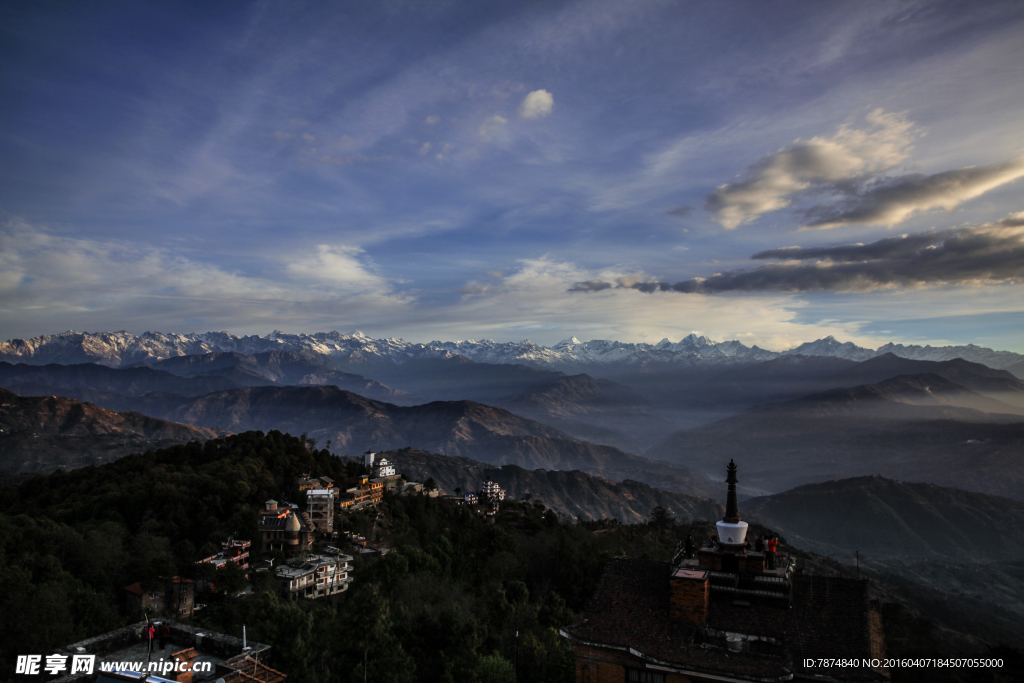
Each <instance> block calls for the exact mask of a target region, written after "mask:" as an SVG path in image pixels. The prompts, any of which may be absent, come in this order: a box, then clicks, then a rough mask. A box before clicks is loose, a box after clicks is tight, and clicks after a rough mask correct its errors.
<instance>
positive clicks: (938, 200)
mask: <svg viewBox="0 0 1024 683" xmlns="http://www.w3.org/2000/svg"><path fill="white" fill-rule="evenodd" d="M1021 176H1024V156H1021V157H1017V158H1016V159H1013V160H1012V161H1007V162H1005V163H1001V164H990V165H988V166H976V167H971V168H963V169H957V170H953V171H945V172H943V173H935V174H933V175H923V174H914V175H905V176H899V177H897V178H892V179H879V180H877V181H875V182H872V183H868V184H867V185H866V186H865V187H864V188H863V189H853V190H852V191H850V192H849V193H848V194H847V197H846V198H845V199H844V200H843V201H842V202H841V203H840V204H839V205H838V206H828V205H819V206H815V207H813V208H811V209H808V210H807V212H806V215H807V216H808V217H812V218H814V220H812V221H811V222H810V223H808V224H807V225H806V226H805V228H806V229H813V228H817V229H822V228H835V227H838V226H841V225H885V226H889V227H892V226H894V225H897V224H898V223H902V222H903V221H905V220H906V219H907V218H909V217H910V216H911V215H913V214H914V213H916V212H921V211H928V210H929V209H945V210H946V211H952V210H953V209H955V208H956V207H958V206H959V205H960V204H962V203H964V202H965V201H967V200H968V199H974V198H975V197H979V196H981V195H982V194H984V193H986V192H988V191H989V190H993V189H995V188H997V187H999V186H1000V185H1005V184H1006V183H1009V182H1011V181H1014V180H1016V179H1018V178H1020V177H1021Z"/></svg>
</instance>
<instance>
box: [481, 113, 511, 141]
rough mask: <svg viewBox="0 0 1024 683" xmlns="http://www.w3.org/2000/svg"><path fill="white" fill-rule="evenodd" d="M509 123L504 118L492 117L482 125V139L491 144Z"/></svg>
mask: <svg viewBox="0 0 1024 683" xmlns="http://www.w3.org/2000/svg"><path fill="white" fill-rule="evenodd" d="M507 123H508V119H506V118H504V117H502V116H497V115H495V116H492V117H490V118H489V119H487V120H486V121H484V122H483V123H481V124H480V130H479V133H480V139H481V140H483V141H484V142H490V141H491V140H492V139H494V136H495V135H497V134H498V133H500V132H501V131H502V130H504V128H505V124H507Z"/></svg>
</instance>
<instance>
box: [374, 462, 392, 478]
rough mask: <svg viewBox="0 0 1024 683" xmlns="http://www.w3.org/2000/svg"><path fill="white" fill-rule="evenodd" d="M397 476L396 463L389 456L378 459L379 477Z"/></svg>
mask: <svg viewBox="0 0 1024 683" xmlns="http://www.w3.org/2000/svg"><path fill="white" fill-rule="evenodd" d="M393 476H395V465H394V463H392V462H391V461H390V460H388V459H387V458H381V459H380V460H378V461H377V478H378V479H383V478H384V477H393Z"/></svg>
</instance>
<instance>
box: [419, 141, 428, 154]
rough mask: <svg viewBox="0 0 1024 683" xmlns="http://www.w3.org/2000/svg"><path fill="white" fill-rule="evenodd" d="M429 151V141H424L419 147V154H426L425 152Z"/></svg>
mask: <svg viewBox="0 0 1024 683" xmlns="http://www.w3.org/2000/svg"><path fill="white" fill-rule="evenodd" d="M429 153H430V143H429V142H424V143H423V146H422V147H420V156H423V155H426V154H429Z"/></svg>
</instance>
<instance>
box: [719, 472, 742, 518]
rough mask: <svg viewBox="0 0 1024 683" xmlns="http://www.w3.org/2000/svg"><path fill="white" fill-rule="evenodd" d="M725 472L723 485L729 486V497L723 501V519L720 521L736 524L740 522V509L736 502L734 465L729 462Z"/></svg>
mask: <svg viewBox="0 0 1024 683" xmlns="http://www.w3.org/2000/svg"><path fill="white" fill-rule="evenodd" d="M726 472H727V475H726V477H725V483H726V484H728V485H729V496H728V498H726V501H725V517H724V518H723V519H722V521H723V522H729V523H730V524H738V523H739V521H740V508H739V504H738V503H737V502H736V484H737V481H736V463H734V462H733V461H732V460H730V461H729V467H728V468H727V469H726Z"/></svg>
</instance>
